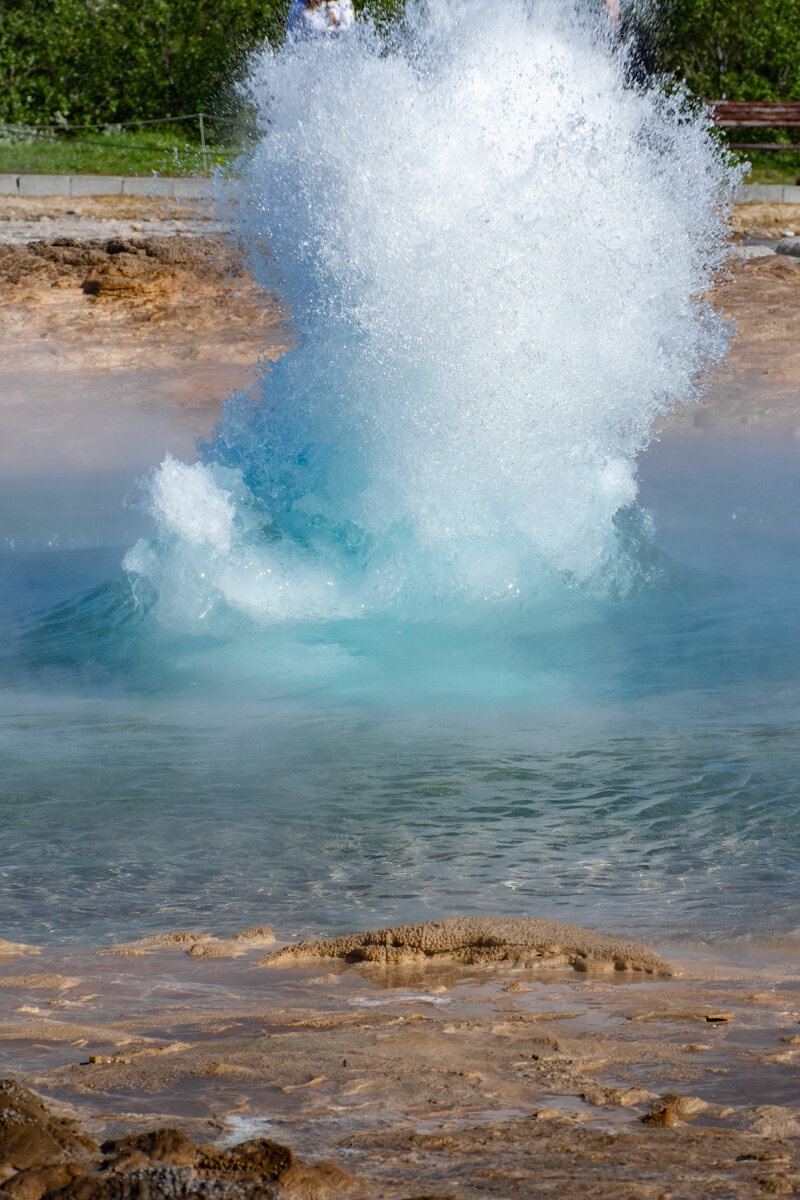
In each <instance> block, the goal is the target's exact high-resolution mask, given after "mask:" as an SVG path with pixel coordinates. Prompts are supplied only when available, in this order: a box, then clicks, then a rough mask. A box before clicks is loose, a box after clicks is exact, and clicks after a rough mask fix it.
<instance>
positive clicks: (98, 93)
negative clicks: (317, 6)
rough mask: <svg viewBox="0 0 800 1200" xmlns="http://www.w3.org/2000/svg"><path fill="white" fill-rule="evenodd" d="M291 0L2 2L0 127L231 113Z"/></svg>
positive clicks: (280, 29)
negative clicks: (250, 59) (258, 52)
mask: <svg viewBox="0 0 800 1200" xmlns="http://www.w3.org/2000/svg"><path fill="white" fill-rule="evenodd" d="M287 8H288V0H2V3H1V4H0V119H2V120H4V121H6V122H10V123H13V122H30V123H35V122H40V123H43V122H50V121H53V120H60V119H63V120H65V121H67V122H69V123H78V122H89V121H126V120H136V119H142V118H148V117H152V118H157V117H164V116H181V115H183V114H185V113H192V112H199V111H204V110H207V109H213V110H215V111H217V112H219V111H220V108H221V107H223V108H224V106H225V105H226V104H227V103H229V100H230V85H231V82H232V80H234V79H235V78H236V76H237V74H239V73H240V72H241V69H242V66H243V64H244V62H245V60H246V56H247V54H248V52H249V51H251V50H252V49H253V48H254V47H255V46H257V45H258V44H259V43H260V42H262V41H263V40H264V39H265V38H269V39H270V40H276V39H280V37H282V35H283V29H284V27H285V19H286V10H287Z"/></svg>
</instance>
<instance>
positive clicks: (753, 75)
mask: <svg viewBox="0 0 800 1200" xmlns="http://www.w3.org/2000/svg"><path fill="white" fill-rule="evenodd" d="M652 38H653V42H654V48H655V51H656V55H657V59H658V64H659V67H660V69H661V70H663V71H666V72H668V73H669V74H673V75H675V76H677V77H678V78H680V79H683V80H685V82H686V84H687V85H688V87H689V89H690V90H691V91H692V92H694V93H695V94H697V95H699V96H703V97H704V98H705V99H708V100H718V99H723V98H725V99H728V100H798V99H800V0H666V3H663V4H661V5H658V6H657V7H656V8H655V9H654V15H653V20H652Z"/></svg>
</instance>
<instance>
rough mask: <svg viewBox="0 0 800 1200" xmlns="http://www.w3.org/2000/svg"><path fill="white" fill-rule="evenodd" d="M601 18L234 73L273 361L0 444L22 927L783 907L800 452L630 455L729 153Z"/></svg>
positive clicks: (790, 840) (676, 934)
mask: <svg viewBox="0 0 800 1200" xmlns="http://www.w3.org/2000/svg"><path fill="white" fill-rule="evenodd" d="M599 20H600V23H599V24H597V23H593V21H592V20H590V19H588V18H585V19H584V18H581V19H578V18H577V17H576V16H575V14H574V12H573V10H572V9H571V7H570V6H569V5H564V6H563V7H562V6H559V5H552V4H541V5H539V4H536V3H523V0H498V3H496V4H494V5H492V6H491V8H489V6H486V5H484V4H481V3H477V0H464V2H463V3H458V4H456V3H455V0H436V2H435V3H431V4H429V5H428V6H427V7H425V8H423V7H421V6H419V7H417V6H414V5H409V8H408V10H407V19H406V23H405V26H404V27H403V28H402V29H401V31H400V33H398V34H397V36H396V37H394V38H393V40H392V41H391V42H390V43H389V44H386V43H384V42H382V41H381V39H380V37H379V36H378V34H377V33H376V32H375V31H372V30H370V29H369V28H368V27H367V26H365V25H364V24H363V23H361V25H360V27H359V29H358V30H357V32H356V33H355V34H353V35H352V36H349V37H347V38H342V39H332V40H330V41H326V40H324V39H323V40H322V41H319V42H309V43H304V44H301V45H297V46H293V47H292V46H290V47H288V48H287V49H285V50H283V51H281V52H279V53H273V52H272V51H271V50H269V48H267V49H266V50H265V51H264V53H263V54H262V55H261V56H259V57H258V58H257V59H256V60H255V61H254V63H253V69H252V77H251V92H252V100H253V103H254V104H255V105H256V107H257V108H258V109H260V111H261V117H262V121H263V128H264V135H263V139H262V141H261V142H260V143H259V145H258V147H257V149H256V151H255V152H254V154H253V156H252V159H251V160H250V161H249V162H248V163H246V164H243V166H242V173H241V180H240V183H239V184H238V185H237V189H236V191H235V192H234V194H233V196H232V198H231V197H230V195H229V210H228V211H229V216H231V217H232V219H234V220H236V221H237V223H238V227H239V231H240V233H241V236H242V238H243V239H244V243H245V245H246V246H247V247H248V253H249V256H250V262H251V265H252V268H253V271H254V273H255V275H256V277H257V278H258V279H259V280H260V281H261V282H262V283H263V284H264V285H265V286H267V287H273V288H277V289H278V290H279V291H280V292H281V294H282V295H283V296H284V298H285V300H286V301H287V303H288V306H289V309H290V311H291V314H292V331H293V335H294V339H295V343H296V348H295V349H293V350H292V351H290V352H289V353H288V354H286V355H285V356H284V357H283V358H282V359H281V360H280V361H279V362H278V363H277V364H275V365H274V366H269V365H268V364H265V365H264V366H263V368H262V369H261V371H260V373H257V381H256V383H255V384H254V386H253V387H252V388H251V389H250V390H249V391H248V392H246V393H243V394H234V395H233V396H232V397H231V398H230V400H229V401H228V403H227V404H226V406H225V408H224V410H223V412H222V413H221V415H220V420H219V423H218V425H217V427H216V429H215V430H214V431H213V432H212V433H210V435H209V437H208V440H207V442H206V443H205V445H204V446H203V448H202V456H201V458H200V459H198V460H197V461H196V462H195V461H185V458H186V452H185V449H183V450H182V449H181V447H180V445H178V444H177V443H174V444H173V443H172V442H169V441H167V444H166V445H164V443H163V442H158V440H157V438H154V435H152V434H151V436H150V441H149V442H148V439H147V437H144V436H140V435H141V430H139V432H138V433H137V436H136V438H134V437H133V432H134V431H133V427H132V432H131V446H132V447H133V445H134V442H135V444H136V447H137V449H136V453H135V454H134V453H133V449H132V450H131V458H130V462H129V463H128V465H127V468H126V466H125V464H124V463H123V462H120V450H121V447H122V448H124V446H123V443H124V440H125V439H121V438H120V437H119V430H118V429H117V432H116V440H115V439H114V436H113V431H114V428H115V426H114V421H115V420H118V419H119V412H118V411H115V410H114V409H112V408H111V407H109V410H108V415H106V417H105V418H104V420H105V423H106V424H105V429H104V427H103V422H102V421H100V422H99V423H92V424H91V425H89V426H84V427H88V428H91V430H92V434H93V436H96V443H97V449H96V455H95V459H94V460H93V461H94V465H91V464H89V465H87V466H85V467H84V468H83V469H82V470H73V471H71V472H69V473H68V474H67V476H66V477H64V478H61V479H59V478H58V476H57V472H56V470H55V467H54V466H53V465H52V464H51V465H50V467H49V468H48V469H47V470H45V469H44V467H43V466H42V467H41V469H40V473H39V475H38V476H37V477H33V476H27V475H25V474H24V473H22V472H21V470H20V463H19V462H15V461H14V455H13V454H12V453H10V452H5V453H6V459H7V465H8V467H9V469H8V470H7V472H6V479H5V482H4V484H3V487H2V493H1V494H0V510H1V511H2V517H3V538H4V540H3V547H4V548H3V552H2V554H3V562H2V566H3V575H2V578H3V587H2V600H1V602H0V619H2V629H1V630H0V632H2V637H1V638H0V671H1V672H2V693H0V704H1V705H2V713H3V721H2V726H1V727H0V748H1V749H2V764H3V770H2V795H0V805H1V806H2V818H1V819H2V838H3V856H2V862H0V912H1V913H2V929H1V930H0V932H1V933H2V936H5V937H14V938H19V939H22V940H30V941H37V940H38V941H41V940H45V939H49V938H50V939H72V940H77V941H84V942H89V943H98V942H101V941H104V940H107V939H111V938H118V937H122V936H125V935H128V934H132V933H135V932H143V931H146V930H154V929H163V928H164V927H169V926H173V927H174V926H187V925H192V926H204V927H209V928H213V929H215V930H220V931H223V930H233V929H236V928H241V927H242V926H245V925H250V924H252V923H254V922H256V921H258V922H267V923H269V924H271V925H273V926H274V927H275V928H276V929H277V930H279V931H280V932H281V933H282V934H284V935H291V934H295V933H303V934H311V933H316V932H325V933H333V932H335V931H337V930H345V929H348V928H352V927H353V926H365V925H375V924H378V923H384V922H397V921H402V920H408V919H411V918H418V917H422V916H439V915H442V914H444V913H457V912H470V913H479V912H481V913H486V912H499V913H530V914H534V915H540V916H545V915H550V916H554V917H559V918H562V919H566V920H571V921H575V922H579V923H583V924H588V925H594V926H596V927H598V928H602V929H608V930H617V931H619V932H625V933H630V934H633V935H635V936H639V937H643V936H647V937H652V938H655V939H663V938H665V937H668V938H685V937H691V938H694V939H698V938H702V937H705V936H713V937H716V938H723V939H727V938H732V937H739V936H747V935H756V936H759V937H761V936H764V935H766V934H775V933H779V934H782V935H785V934H789V933H792V932H793V931H795V930H796V928H797V926H798V913H797V904H796V900H795V893H796V889H795V888H794V886H793V885H794V882H795V880H796V878H797V870H796V868H797V853H798V832H797V830H798V822H797V815H798V813H797V787H796V769H795V764H796V761H797V759H796V753H795V751H796V741H797V713H798V696H797V684H796V681H797V679H798V666H799V665H800V663H799V662H798V649H799V645H798V633H797V623H796V597H797V583H798V512H799V511H800V509H798V484H797V478H798V475H797V459H798V453H799V451H798V448H797V447H796V446H795V445H794V444H791V443H788V444H781V445H770V444H768V443H766V442H763V441H762V442H759V440H758V438H757V437H756V435H752V436H751V437H750V438H749V439H748V440H747V441H746V442H745V441H744V440H742V439H740V440H739V441H735V442H731V443H730V444H725V443H724V442H723V441H720V440H714V439H713V438H712V437H711V436H710V435H702V434H700V433H697V434H696V435H694V436H693V437H691V438H688V437H687V438H686V439H684V440H680V439H677V438H673V439H672V440H671V441H670V440H665V441H664V443H663V444H659V443H657V442H656V443H652V442H651V430H652V428H653V426H654V424H658V423H659V422H660V420H661V418H662V417H663V415H664V413H665V412H666V411H667V410H668V408H669V407H670V405H672V404H674V403H679V402H691V401H692V400H693V399H694V398H696V396H697V394H698V391H699V390H700V383H699V381H700V380H701V378H702V376H703V369H704V368H705V370H706V374H708V371H709V370H710V368H711V367H712V366H713V365H714V364H715V363H716V362H718V361H719V359H720V358H721V357H722V356H723V355H724V352H725V345H726V341H725V339H726V334H725V330H724V328H723V325H722V322H721V320H720V318H719V316H718V315H717V314H715V313H714V312H712V311H711V310H710V309H709V308H708V307H707V306H704V305H703V304H702V303H701V302H700V301H699V300H698V297H699V296H702V295H703V294H704V292H705V291H706V289H707V288H708V285H709V283H710V282H711V280H712V278H713V272H714V271H715V270H716V269H717V268H718V267H719V266H720V263H721V261H722V255H723V253H724V234H725V230H724V223H723V218H722V214H723V213H724V202H725V200H726V197H727V195H728V191H727V189H728V186H729V184H730V182H731V178H730V173H729V171H728V168H727V166H726V164H725V162H724V161H723V160H722V158H721V157H720V153H719V151H718V150H717V149H716V148H715V146H714V144H713V143H712V141H711V139H710V138H709V135H708V131H707V130H706V128H705V126H704V124H703V121H702V120H701V119H700V118H699V117H698V116H697V114H692V113H691V112H690V111H688V110H684V109H682V108H681V106H680V105H679V104H678V105H677V106H676V103H675V101H674V99H672V100H670V99H667V98H665V97H664V96H662V95H660V93H659V92H658V91H657V90H656V89H653V90H651V91H647V92H639V91H635V90H632V89H630V88H628V87H626V86H625V64H624V61H623V59H622V58H621V57H620V51H619V48H618V47H616V46H615V44H614V42H613V39H612V37H611V35H610V32H609V30H608V28H607V26H605V25H604V24H603V23H602V21H603V20H604V18H602V17H601V18H599ZM334 96H335V97H336V109H335V112H332V110H331V97H334ZM565 197H567V198H568V202H567V201H565ZM109 391H110V394H111V395H113V391H114V384H113V380H110V381H109ZM118 408H119V406H118V405H117V406H116V409H118ZM143 411H145V410H144V409H143ZM112 413H113V416H112ZM83 419H84V422H85V420H86V415H85V414H84V418H83ZM142 419H143V418H142ZM149 419H150V420H152V419H154V418H153V416H152V414H151V416H150V418H149ZM92 421H93V422H95V414H92ZM133 424H134V425H135V424H136V422H135V421H134V422H133ZM106 440H108V441H109V442H111V441H113V443H114V457H113V460H112V459H111V457H110V454H111V452H110V450H107V449H106V450H104V444H105V441H106ZM148 445H149V447H150V449H149V451H147V452H146V453H145V447H146V446H148ZM166 449H171V450H172V451H173V454H174V455H175V456H173V455H167V456H166V457H164V456H163V450H166ZM181 455H183V456H184V457H183V458H182V457H181ZM134 460H135V461H134ZM158 463H160V464H161V465H160V466H156V464H158ZM147 466H150V467H151V468H153V469H151V470H150V471H149V472H145V475H144V477H143V478H142V479H141V482H140V483H139V484H138V485H137V484H135V479H136V477H137V475H140V474H141V469H142V468H143V467H147ZM126 494H128V495H129V497H130V499H131V502H132V503H129V506H128V507H124V506H123V504H122V500H123V497H124V496H125V495H126Z"/></svg>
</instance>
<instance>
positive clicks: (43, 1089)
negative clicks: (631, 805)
mask: <svg viewBox="0 0 800 1200" xmlns="http://www.w3.org/2000/svg"><path fill="white" fill-rule="evenodd" d="M415 928H416V927H415ZM588 936H589V937H590V938H591V937H592V936H593V935H591V934H589V935H588ZM195 939H197V940H195ZM278 947H280V948H281V950H283V947H281V944H280V943H276V942H275V941H274V940H273V939H272V938H271V935H270V931H269V930H267V929H265V928H263V927H262V928H259V929H256V930H248V931H243V933H242V934H241V935H240V936H239V937H238V938H223V939H214V938H211V937H209V936H208V935H201V934H199V933H194V934H187V933H186V932H185V931H183V932H181V933H180V934H166V935H163V936H161V937H160V938H159V937H156V938H148V939H143V940H142V941H140V942H139V943H133V944H128V945H123V946H117V947H110V948H109V947H106V948H103V949H100V950H94V951H91V950H87V949H81V950H73V951H72V952H70V953H66V954H65V953H64V952H63V950H46V951H42V952H41V953H39V954H30V953H16V954H14V955H13V956H6V957H3V958H2V959H0V1014H1V1015H0V1038H1V1039H2V1043H3V1047H4V1062H5V1067H6V1071H7V1072H9V1073H11V1074H12V1075H13V1076H14V1077H15V1078H16V1079H17V1080H18V1081H19V1082H20V1083H21V1084H23V1085H24V1086H25V1087H29V1088H31V1089H33V1091H35V1092H36V1093H37V1094H38V1095H40V1096H42V1097H43V1098H44V1100H45V1102H46V1103H47V1104H56V1105H57V1106H59V1111H62V1112H64V1113H67V1114H69V1115H70V1116H71V1117H73V1118H74V1119H76V1120H77V1121H78V1122H79V1123H80V1126H81V1127H82V1128H83V1129H84V1131H85V1132H86V1133H88V1134H89V1135H90V1136H91V1137H92V1138H94V1139H95V1140H96V1141H98V1142H99V1141H102V1140H104V1139H108V1138H121V1137H127V1136H132V1135H141V1134H143V1133H144V1132H145V1131H147V1130H152V1129H154V1128H156V1127H164V1126H166V1127H169V1128H178V1129H180V1130H181V1131H182V1132H183V1133H184V1134H186V1135H187V1136H188V1137H190V1138H192V1139H193V1140H194V1141H195V1142H196V1143H200V1144H207V1143H211V1144H213V1145H214V1146H215V1147H217V1148H225V1147H230V1146H233V1145H235V1144H237V1143H239V1142H242V1141H245V1140H247V1139H253V1138H255V1139H259V1138H269V1139H271V1140H272V1141H274V1142H277V1143H278V1144H279V1145H281V1146H288V1147H289V1148H290V1149H291V1151H292V1152H293V1153H294V1154H296V1155H297V1156H298V1157H299V1158H300V1159H301V1160H302V1161H303V1162H306V1163H312V1164H313V1163H317V1165H319V1163H320V1161H322V1162H325V1163H332V1164H333V1168H332V1169H333V1170H334V1171H337V1172H341V1175H339V1176H337V1178H338V1183H336V1184H335V1185H332V1184H331V1179H332V1176H331V1174H330V1171H328V1174H327V1176H326V1182H325V1184H324V1187H331V1186H334V1191H333V1192H332V1193H329V1192H325V1191H324V1190H323V1191H320V1192H317V1191H314V1190H313V1188H312V1191H311V1193H310V1194H311V1195H320V1196H322V1195H328V1194H333V1195H339V1194H340V1192H341V1194H350V1193H351V1192H353V1189H355V1191H356V1192H358V1193H359V1194H361V1192H362V1191H363V1194H364V1195H368V1196H372V1197H374V1196H387V1197H388V1196H408V1197H410V1196H413V1195H422V1194H425V1195H434V1194H435V1195H440V1194H442V1195H444V1194H447V1195H452V1196H458V1197H462V1196H464V1197H468V1196H483V1195H487V1196H488V1195H494V1194H497V1191H496V1189H497V1186H498V1185H500V1186H501V1187H502V1188H505V1187H508V1188H509V1189H510V1190H509V1191H503V1192H502V1194H504V1195H505V1194H508V1195H521V1196H522V1195H524V1196H538V1195H540V1194H542V1195H544V1194H546V1193H547V1191H548V1188H549V1189H550V1191H551V1194H552V1188H553V1187H554V1186H565V1180H564V1179H562V1178H561V1173H562V1172H563V1171H565V1170H566V1171H568V1172H569V1178H570V1179H571V1181H572V1187H573V1188H574V1189H575V1190H572V1191H570V1192H569V1194H570V1195H594V1194H595V1192H594V1190H593V1189H594V1188H595V1187H598V1186H600V1185H602V1186H603V1187H604V1188H606V1189H608V1187H609V1186H610V1187H611V1192H610V1193H609V1192H608V1190H606V1191H605V1192H604V1194H611V1195H625V1196H631V1197H640V1196H641V1197H642V1198H645V1197H652V1198H653V1200H655V1197H656V1196H658V1195H660V1194H666V1193H669V1194H674V1191H675V1189H676V1188H678V1189H680V1187H681V1185H683V1187H684V1189H685V1188H687V1187H692V1188H695V1189H696V1188H697V1187H698V1185H699V1181H700V1180H702V1181H703V1182H702V1185H700V1186H701V1188H702V1191H703V1194H712V1193H713V1191H714V1189H715V1188H717V1187H718V1186H720V1184H719V1180H720V1179H721V1178H723V1177H724V1178H725V1179H726V1180H727V1181H728V1185H729V1188H730V1190H729V1191H727V1192H726V1193H725V1194H727V1195H734V1196H760V1195H763V1194H764V1193H765V1191H772V1192H775V1191H777V1192H778V1193H781V1194H784V1193H785V1194H790V1193H791V1192H793V1191H794V1189H795V1187H796V1185H797V1184H799V1183H800V1175H799V1174H798V1172H799V1171H800V1123H798V1121H799V1120H800V1104H799V1103H798V1099H797V1088H796V1080H797V1069H798V1065H800V983H799V981H798V972H797V968H796V959H794V960H784V961H783V962H782V963H780V964H778V963H775V962H773V963H772V965H771V966H769V967H765V966H764V965H763V964H762V965H761V967H760V968H758V969H755V970H754V969H752V967H751V968H749V969H745V970H744V971H741V970H731V969H730V967H728V969H727V970H726V969H725V966H724V964H721V963H720V962H719V958H718V959H717V963H716V965H713V964H709V966H710V969H708V970H705V969H703V968H702V966H701V965H700V964H699V963H697V962H695V963H694V964H691V965H690V964H689V963H687V962H683V963H679V964H678V966H677V973H676V974H675V976H674V977H673V978H665V977H661V976H658V975H656V974H648V973H646V972H644V971H632V970H611V971H610V973H609V970H608V968H607V966H606V965H605V964H603V963H602V962H598V964H597V967H596V968H593V967H591V966H590V967H589V968H588V969H582V970H575V969H573V968H569V967H564V966H563V965H562V966H540V967H535V966H532V965H530V963H527V964H526V963H522V962H519V961H513V960H512V961H504V962H497V963H494V964H492V965H488V964H485V963H478V964H469V963H464V962H457V961H454V960H453V958H452V956H449V955H448V954H445V955H443V956H442V957H430V958H427V959H426V960H425V961H412V962H407V963H398V964H395V965H388V966H387V965H385V964H375V963H358V962H352V961H348V960H345V959H342V958H317V959H313V960H312V959H308V960H306V959H304V960H302V961H300V962H298V963H297V965H294V966H292V965H289V966H287V965H285V953H284V954H279V955H278V962H279V963H280V962H281V959H282V958H283V960H284V962H283V965H278V966H276V967H275V968H273V969H270V968H269V967H268V966H259V965H258V964H259V962H260V961H263V956H264V955H265V951H266V953H267V954H270V953H272V952H274V951H275V950H276V948H278ZM532 1139H533V1141H534V1142H535V1144H536V1150H535V1153H534V1154H533V1155H532V1152H531V1140H532ZM137 1161H138V1160H137ZM193 1161H194V1160H193ZM138 1169H140V1170H141V1169H143V1166H142V1163H141V1161H140V1162H139V1167H138ZM654 1171H656V1172H660V1173H661V1178H662V1185H661V1190H660V1191H656V1190H654V1181H653V1172H654ZM609 1173H610V1174H609ZM503 1179H505V1180H506V1183H502V1184H501V1180H503ZM612 1180H613V1181H614V1182H613V1183H612ZM559 1181H560V1182H559ZM282 1186H284V1189H285V1190H286V1191H288V1192H289V1194H291V1192H292V1188H291V1186H290V1181H288V1180H287V1181H286V1183H285V1184H284V1185H282ZM315 1186H318V1187H322V1186H323V1185H322V1183H320V1181H319V1180H318V1181H317V1185H315ZM336 1189H340V1190H336ZM415 1189H416V1190H415ZM431 1189H432V1190H431ZM664 1189H666V1191H665V1190H664ZM3 1194H4V1192H3V1189H2V1188H1V1187H0V1196H2V1195H3ZM14 1194H15V1193H14ZM42 1194H44V1193H42ZM157 1194H161V1193H157ZM203 1194H204V1193H203ZM302 1194H305V1193H302ZM680 1194H683V1193H680ZM694 1194H698V1193H697V1191H695V1192H694Z"/></svg>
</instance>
